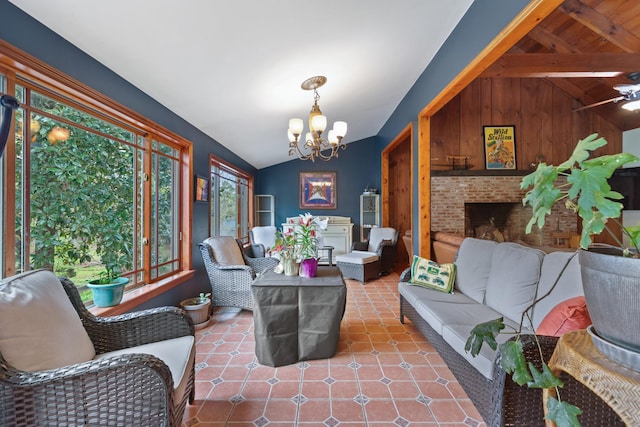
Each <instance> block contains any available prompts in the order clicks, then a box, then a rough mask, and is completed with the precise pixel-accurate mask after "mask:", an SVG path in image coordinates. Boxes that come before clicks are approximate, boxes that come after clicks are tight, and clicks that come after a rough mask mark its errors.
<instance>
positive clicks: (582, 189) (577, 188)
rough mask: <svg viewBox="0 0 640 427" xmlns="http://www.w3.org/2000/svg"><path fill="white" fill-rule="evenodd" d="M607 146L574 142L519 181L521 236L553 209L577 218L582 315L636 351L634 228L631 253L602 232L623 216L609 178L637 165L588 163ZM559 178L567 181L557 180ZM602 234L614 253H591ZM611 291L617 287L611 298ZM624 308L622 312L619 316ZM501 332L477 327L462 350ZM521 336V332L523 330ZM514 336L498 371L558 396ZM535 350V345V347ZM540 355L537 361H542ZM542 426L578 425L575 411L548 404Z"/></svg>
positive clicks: (639, 302) (611, 158)
mask: <svg viewBox="0 0 640 427" xmlns="http://www.w3.org/2000/svg"><path fill="white" fill-rule="evenodd" d="M606 144H607V141H606V140H605V139H604V138H602V137H598V135H597V134H592V135H589V136H588V137H587V138H585V139H583V140H580V141H578V144H577V145H576V148H575V149H574V151H573V154H572V155H571V157H570V158H569V159H568V160H566V161H565V162H563V163H561V164H560V165H558V166H553V165H547V164H545V163H540V164H539V165H538V167H537V169H536V170H535V171H534V172H532V173H531V174H529V175H527V176H525V177H524V178H523V179H522V183H521V188H522V189H529V188H530V189H529V190H528V192H527V193H526V195H525V197H524V199H523V204H525V205H527V204H529V205H531V207H532V209H533V213H532V216H531V219H530V221H529V223H528V224H527V228H526V232H527V233H530V232H531V229H532V227H533V226H534V225H537V226H538V227H540V228H542V226H544V223H545V217H546V215H547V214H549V213H550V212H551V208H552V207H553V206H554V205H555V204H556V203H558V202H563V203H564V205H565V207H566V208H567V209H570V210H571V211H573V212H575V213H577V215H578V216H579V217H580V218H581V221H582V232H581V238H580V248H581V249H579V254H578V256H579V259H580V265H581V273H582V282H583V288H584V293H585V300H586V303H587V309H588V310H589V314H590V317H591V319H592V322H593V327H594V329H595V331H596V332H597V333H598V335H600V336H601V338H604V339H608V340H610V341H612V342H614V343H617V344H619V345H623V346H624V347H626V348H627V349H630V350H633V351H636V352H638V351H640V337H639V336H638V335H637V331H638V328H640V316H638V313H637V311H636V310H637V307H639V306H640V292H639V290H640V287H639V286H640V259H638V254H639V251H638V237H639V236H640V227H638V226H634V227H627V228H624V227H621V229H622V231H623V233H624V234H625V235H626V236H627V237H628V238H629V242H630V245H631V248H624V247H623V244H622V242H621V241H620V240H619V239H618V237H617V236H616V235H615V234H614V233H613V232H612V231H611V229H610V228H609V227H608V226H607V223H608V221H615V222H617V221H618V218H620V216H621V211H622V207H623V206H622V203H620V202H619V200H621V199H622V198H623V196H622V195H621V194H620V193H618V192H615V191H612V190H611V187H610V185H609V182H608V181H609V178H611V176H612V175H613V173H614V171H615V170H616V169H618V168H620V167H622V166H623V165H625V164H627V163H631V162H635V161H637V160H639V159H638V158H637V157H636V156H634V155H632V154H629V153H619V154H613V155H603V156H600V157H595V158H590V155H591V152H592V151H594V150H596V149H598V148H600V147H603V146H604V145H606ZM561 177H565V178H566V180H565V179H560V178H561ZM605 230H606V231H607V232H608V233H610V235H611V236H613V238H614V239H615V240H616V242H618V244H619V247H611V246H607V247H605V248H604V250H602V248H601V247H598V246H594V245H592V236H593V235H597V234H600V233H602V232H603V231H605ZM614 286H621V287H622V288H621V289H616V290H615V292H612V288H613V287H614ZM625 307H627V308H625ZM504 328H505V325H504V323H503V321H502V319H496V320H494V321H491V322H486V323H483V324H480V325H477V326H476V328H474V330H473V331H472V332H471V336H470V337H469V339H468V340H467V344H466V346H465V349H466V350H467V351H469V352H470V353H471V354H472V355H477V354H478V352H479V351H480V348H481V346H482V344H483V343H487V344H488V345H489V346H490V347H491V348H492V349H494V350H495V349H496V348H498V345H497V343H496V341H495V337H496V335H497V334H499V333H500V331H501V330H503V329H504ZM521 329H522V324H521V328H520V330H521ZM520 330H517V331H514V334H515V335H516V337H517V338H516V339H515V340H510V341H507V342H506V343H504V344H501V345H500V346H499V349H500V355H501V358H500V365H501V366H502V368H503V369H504V370H505V372H507V373H508V374H511V375H512V379H513V380H514V381H515V382H517V383H518V384H520V385H524V384H527V385H528V386H529V387H537V388H554V387H555V388H556V390H557V388H558V387H561V386H562V382H561V381H560V380H559V379H558V378H557V377H555V375H553V373H552V372H551V371H550V369H549V367H548V366H547V364H546V363H544V361H543V364H542V370H541V371H540V370H538V369H536V368H535V367H534V366H533V365H532V364H527V362H526V361H525V358H524V354H523V348H522V343H521V341H520V339H519V336H520ZM538 345H539V344H538ZM540 354H542V353H540ZM546 404H547V407H548V408H549V413H548V416H547V417H548V418H549V419H550V420H551V421H554V422H556V424H557V425H558V426H576V425H580V424H579V422H578V420H577V415H578V414H579V413H580V412H581V411H580V409H579V408H576V407H575V406H573V405H570V404H568V403H567V402H560V401H559V400H557V399H555V398H550V399H549V400H548V401H547V402H546Z"/></svg>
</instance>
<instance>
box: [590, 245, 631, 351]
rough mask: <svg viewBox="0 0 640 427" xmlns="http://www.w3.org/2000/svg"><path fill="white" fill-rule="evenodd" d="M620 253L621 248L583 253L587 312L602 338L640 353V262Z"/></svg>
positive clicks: (593, 249)
mask: <svg viewBox="0 0 640 427" xmlns="http://www.w3.org/2000/svg"><path fill="white" fill-rule="evenodd" d="M616 254H621V250H620V249H619V248H610V247H609V248H590V249H589V250H587V251H585V250H580V252H579V257H580V270H581V273H582V286H583V288H584V296H585V300H586V302H587V309H588V310H589V316H590V317H591V321H592V322H593V327H594V329H595V332H596V333H597V334H598V335H599V336H600V337H601V338H602V339H604V340H606V341H610V342H611V343H613V344H615V345H618V346H620V347H623V348H626V349H628V350H631V351H635V352H640V334H638V330H640V259H637V258H626V257H623V256H620V255H616Z"/></svg>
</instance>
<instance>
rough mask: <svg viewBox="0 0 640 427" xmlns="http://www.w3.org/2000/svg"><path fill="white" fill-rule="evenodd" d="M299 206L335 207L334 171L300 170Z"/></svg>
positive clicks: (314, 207)
mask: <svg viewBox="0 0 640 427" xmlns="http://www.w3.org/2000/svg"><path fill="white" fill-rule="evenodd" d="M300 208H312V209H335V208H336V173H335V172H300Z"/></svg>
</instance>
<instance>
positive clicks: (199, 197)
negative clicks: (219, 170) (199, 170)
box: [195, 175, 209, 203]
mask: <svg viewBox="0 0 640 427" xmlns="http://www.w3.org/2000/svg"><path fill="white" fill-rule="evenodd" d="M195 187H196V189H195V190H196V191H195V193H196V202H201V203H207V202H208V201H209V179H208V178H206V177H204V176H200V175H196V179H195Z"/></svg>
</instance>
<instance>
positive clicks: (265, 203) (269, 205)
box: [253, 194, 275, 227]
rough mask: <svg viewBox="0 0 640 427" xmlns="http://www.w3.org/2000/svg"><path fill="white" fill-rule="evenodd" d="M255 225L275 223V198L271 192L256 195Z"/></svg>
mask: <svg viewBox="0 0 640 427" xmlns="http://www.w3.org/2000/svg"><path fill="white" fill-rule="evenodd" d="M254 205H255V206H254V211H255V212H254V217H253V222H254V224H253V225H254V226H256V227H259V226H263V225H275V224H274V223H275V218H274V213H275V209H274V198H273V196H272V195H270V194H256V195H255V196H254Z"/></svg>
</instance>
